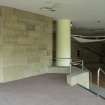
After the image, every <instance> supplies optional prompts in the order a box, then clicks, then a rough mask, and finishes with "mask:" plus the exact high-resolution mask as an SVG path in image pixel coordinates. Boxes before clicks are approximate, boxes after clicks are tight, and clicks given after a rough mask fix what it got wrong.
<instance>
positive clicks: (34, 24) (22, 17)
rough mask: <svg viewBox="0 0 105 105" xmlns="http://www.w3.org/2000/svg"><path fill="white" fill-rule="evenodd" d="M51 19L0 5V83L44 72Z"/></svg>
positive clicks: (49, 52)
mask: <svg viewBox="0 0 105 105" xmlns="http://www.w3.org/2000/svg"><path fill="white" fill-rule="evenodd" d="M52 21H53V20H52V18H49V17H46V16H41V15H38V14H33V13H30V12H26V11H21V10H17V9H14V8H9V7H3V6H0V75H1V76H0V82H4V81H11V80H16V79H21V78H25V77H29V76H34V75H37V74H43V73H45V72H47V70H48V67H49V66H50V65H51V59H52Z"/></svg>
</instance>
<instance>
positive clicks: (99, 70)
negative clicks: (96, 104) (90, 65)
mask: <svg viewBox="0 0 105 105" xmlns="http://www.w3.org/2000/svg"><path fill="white" fill-rule="evenodd" d="M100 72H102V73H103V74H104V75H105V71H103V70H102V69H101V68H99V69H98V73H97V85H98V88H100Z"/></svg>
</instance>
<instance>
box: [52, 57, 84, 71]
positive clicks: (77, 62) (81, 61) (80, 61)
mask: <svg viewBox="0 0 105 105" xmlns="http://www.w3.org/2000/svg"><path fill="white" fill-rule="evenodd" d="M68 59H70V65H69V66H70V73H71V66H72V65H80V64H81V65H82V70H81V72H83V70H84V62H83V60H81V59H73V60H75V61H73V60H72V58H53V60H68Z"/></svg>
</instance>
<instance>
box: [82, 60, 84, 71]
mask: <svg viewBox="0 0 105 105" xmlns="http://www.w3.org/2000/svg"><path fill="white" fill-rule="evenodd" d="M83 71H84V62H83V60H82V72H83Z"/></svg>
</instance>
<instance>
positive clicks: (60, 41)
mask: <svg viewBox="0 0 105 105" xmlns="http://www.w3.org/2000/svg"><path fill="white" fill-rule="evenodd" d="M56 38H57V39H56V66H69V65H70V59H69V58H71V21H70V20H68V19H61V20H58V22H57V36H56Z"/></svg>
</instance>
